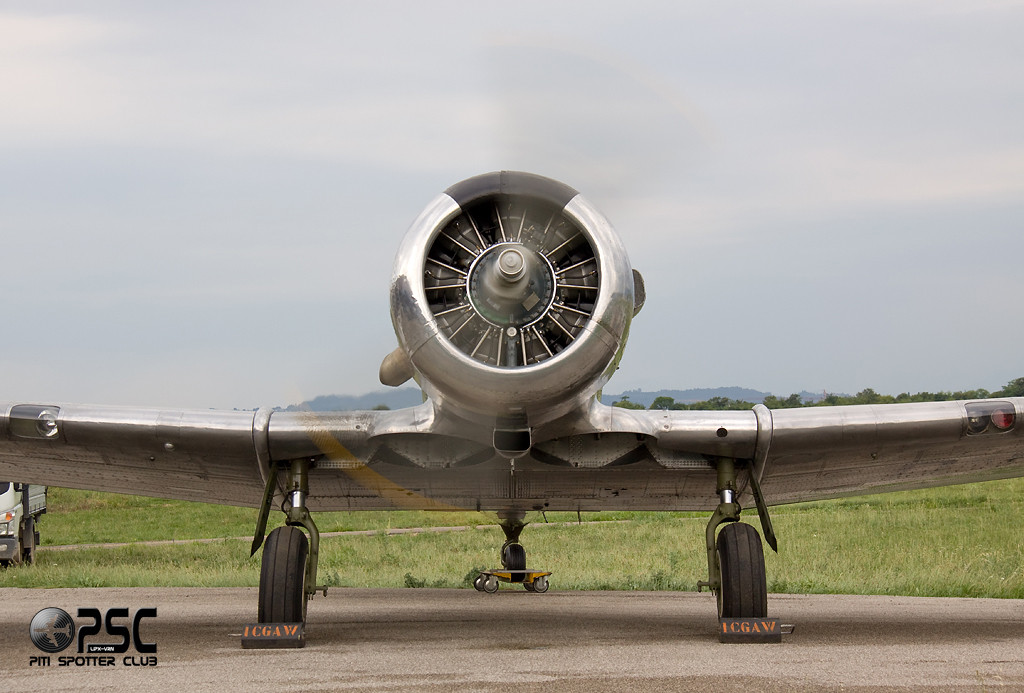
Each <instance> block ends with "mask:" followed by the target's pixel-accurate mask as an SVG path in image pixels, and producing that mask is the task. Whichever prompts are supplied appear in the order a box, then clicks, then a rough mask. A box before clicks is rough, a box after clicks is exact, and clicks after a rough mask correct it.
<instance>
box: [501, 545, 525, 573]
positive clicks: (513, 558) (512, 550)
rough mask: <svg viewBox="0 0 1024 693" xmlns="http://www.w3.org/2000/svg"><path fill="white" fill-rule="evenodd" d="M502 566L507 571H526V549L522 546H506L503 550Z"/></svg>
mask: <svg viewBox="0 0 1024 693" xmlns="http://www.w3.org/2000/svg"><path fill="white" fill-rule="evenodd" d="M501 565H502V567H503V568H505V569H507V570H526V549H525V548H523V545H522V544H506V545H505V548H503V549H502V550H501Z"/></svg>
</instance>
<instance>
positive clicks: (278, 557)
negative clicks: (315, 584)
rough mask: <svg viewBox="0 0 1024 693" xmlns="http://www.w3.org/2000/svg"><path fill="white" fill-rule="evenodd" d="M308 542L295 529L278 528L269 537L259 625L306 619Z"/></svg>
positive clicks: (260, 596) (262, 570) (264, 550)
mask: <svg viewBox="0 0 1024 693" xmlns="http://www.w3.org/2000/svg"><path fill="white" fill-rule="evenodd" d="M308 555H309V541H308V540H307V539H306V535H305V534H303V533H302V532H301V531H300V530H299V529H297V528H295V527H278V528H277V529H275V530H274V531H272V532H271V533H270V535H269V536H268V537H267V541H266V544H265V545H264V547H263V563H262V566H261V567H260V595H259V616H258V620H259V622H260V623H298V622H301V621H305V620H306V557H307V556H308Z"/></svg>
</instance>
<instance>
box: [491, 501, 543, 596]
mask: <svg viewBox="0 0 1024 693" xmlns="http://www.w3.org/2000/svg"><path fill="white" fill-rule="evenodd" d="M525 516H526V513H523V512H520V511H509V512H501V513H498V518H499V519H500V520H501V524H500V526H501V529H502V531H504V532H505V543H504V544H503V545H502V547H501V569H500V570H499V569H497V568H496V569H494V570H485V571H483V572H481V573H480V574H479V575H477V576H476V579H475V580H473V587H475V588H476V589H477V590H479V591H480V592H487V593H488V594H493V593H495V592H497V591H498V583H499V582H514V583H520V584H522V586H523V589H525V590H526V591H527V592H537V593H542V592H547V591H548V576H549V575H551V573H549V572H544V571H539V570H527V569H526V549H525V548H523V545H522V544H520V543H519V535H520V534H522V533H523V528H525V527H526V525H527V523H526V522H523V518H524V517H525Z"/></svg>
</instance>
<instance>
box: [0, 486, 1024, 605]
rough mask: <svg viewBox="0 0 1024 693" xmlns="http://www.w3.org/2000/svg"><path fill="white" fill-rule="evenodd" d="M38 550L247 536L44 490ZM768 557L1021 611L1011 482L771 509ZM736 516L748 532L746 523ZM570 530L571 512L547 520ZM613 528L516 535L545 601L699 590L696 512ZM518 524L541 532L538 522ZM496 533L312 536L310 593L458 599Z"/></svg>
mask: <svg viewBox="0 0 1024 693" xmlns="http://www.w3.org/2000/svg"><path fill="white" fill-rule="evenodd" d="M50 507H51V510H50V513H48V514H47V515H46V516H45V517H44V518H43V521H42V523H41V525H40V528H41V532H42V535H43V538H44V543H50V544H57V543H59V544H68V543H91V542H100V541H109V542H124V541H141V540H152V539H185V538H191V537H238V536H243V537H244V536H246V535H248V534H250V533H251V531H252V526H253V524H254V523H255V515H256V513H255V511H253V510H245V509H237V508H224V507H219V506H209V505H203V504H197V503H184V502H177V501H161V500H153V499H145V498H131V497H125V496H116V495H111V494H97V493H91V492H82V491H68V490H64V489H53V490H52V494H51V498H50ZM772 516H773V521H774V523H775V528H776V534H777V535H778V537H779V548H780V553H779V554H778V555H775V554H773V553H771V551H770V550H769V549H767V547H766V551H768V553H767V555H766V559H767V564H768V581H769V585H768V586H769V590H770V591H772V592H796V593H806V592H812V593H854V594H902V595H921V596H970V597H1012V598H1018V599H1020V598H1024V531H1022V530H1024V479H1015V480H1011V481H1000V482H990V483H986V484H973V485H967V486H959V487H950V488H945V489H931V490H924V491H912V492H906V493H898V494H889V495H883V496H869V497H863V498H856V499H850V500H839V501H827V502H819V503H809V504H800V505H793V506H783V507H777V508H773V509H772ZM744 517H745V519H747V520H748V521H750V522H751V523H753V524H754V525H755V526H758V527H759V525H758V522H757V519H756V513H754V512H753V511H752V510H751V511H746V512H745V513H744ZM570 518H572V519H575V514H569V513H562V514H557V515H555V514H552V515H549V519H553V520H563V521H564V520H567V519H570ZM595 518H598V519H629V520H630V522H627V523H598V524H583V525H570V526H561V527H543V528H542V527H537V526H536V525H535V526H533V527H530V528H528V529H527V530H526V531H525V532H524V534H523V542H524V544H525V546H526V547H527V550H528V552H529V559H528V562H529V565H530V566H531V567H537V568H538V569H543V570H550V571H552V572H553V573H554V575H553V576H552V587H553V589H658V590H661V589H668V590H692V589H695V585H696V582H697V581H698V580H701V579H706V573H707V559H706V553H705V549H704V527H705V525H706V523H707V517H706V516H705V515H698V514H691V513H606V514H601V515H596V514H585V515H584V516H583V519H584V520H591V519H595ZM530 519H531V520H534V521H535V522H540V523H542V522H543V520H542V519H541V518H540V516H539V515H538V516H537V517H531V518H530ZM317 521H318V525H319V526H320V528H321V530H322V531H324V532H327V531H338V530H345V529H386V528H388V527H415V526H439V525H470V526H474V525H479V524H488V523H493V522H494V521H495V519H494V516H493V515H489V514H487V513H442V514H436V513H421V512H389V513H374V512H368V513H367V512H364V513H323V514H320V515H318V518H317ZM502 541H503V535H502V533H501V530H500V529H498V528H497V527H490V528H488V529H485V530H477V529H471V530H469V531H464V532H452V533H443V534H434V533H424V534H416V535H391V536H389V535H384V534H378V535H374V536H341V537H327V538H324V539H323V540H322V542H321V555H320V579H319V582H320V583H321V584H326V585H336V586H361V587H403V586H437V587H468V586H469V580H470V579H471V577H472V576H473V575H474V574H475V573H474V570H475V569H476V568H484V567H495V566H496V564H497V563H498V548H499V547H500V546H501V543H502ZM0 580H2V582H3V584H5V585H7V586H20V587H57V586H71V587H73V586H147V585H152V586H171V585H181V586H246V585H256V584H257V583H258V580H259V557H258V556H257V557H256V558H253V559H250V558H249V542H248V541H246V540H238V539H230V538H226V539H224V540H222V541H218V542H214V543H209V544H175V545H163V546H141V545H131V546H126V547H118V548H102V549H100V548H95V549H79V550H73V551H40V552H39V553H38V554H37V561H36V564H35V565H33V566H22V567H15V568H11V569H8V570H6V571H5V572H4V573H2V574H0Z"/></svg>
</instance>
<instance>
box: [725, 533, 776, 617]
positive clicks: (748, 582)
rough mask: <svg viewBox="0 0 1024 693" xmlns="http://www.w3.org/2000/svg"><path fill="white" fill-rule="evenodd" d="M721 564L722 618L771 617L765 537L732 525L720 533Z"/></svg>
mask: <svg viewBox="0 0 1024 693" xmlns="http://www.w3.org/2000/svg"><path fill="white" fill-rule="evenodd" d="M717 547H718V563H719V565H720V566H721V569H722V587H721V589H720V590H719V591H718V616H719V617H720V618H764V617H765V616H767V615H768V586H767V578H766V576H765V567H764V550H763V549H762V548H761V535H760V534H758V533H757V530H756V529H754V528H753V527H751V526H750V525H748V524H744V523H742V522H732V523H730V524H728V525H726V526H725V527H723V528H722V531H720V532H719V533H718V543H717Z"/></svg>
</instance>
